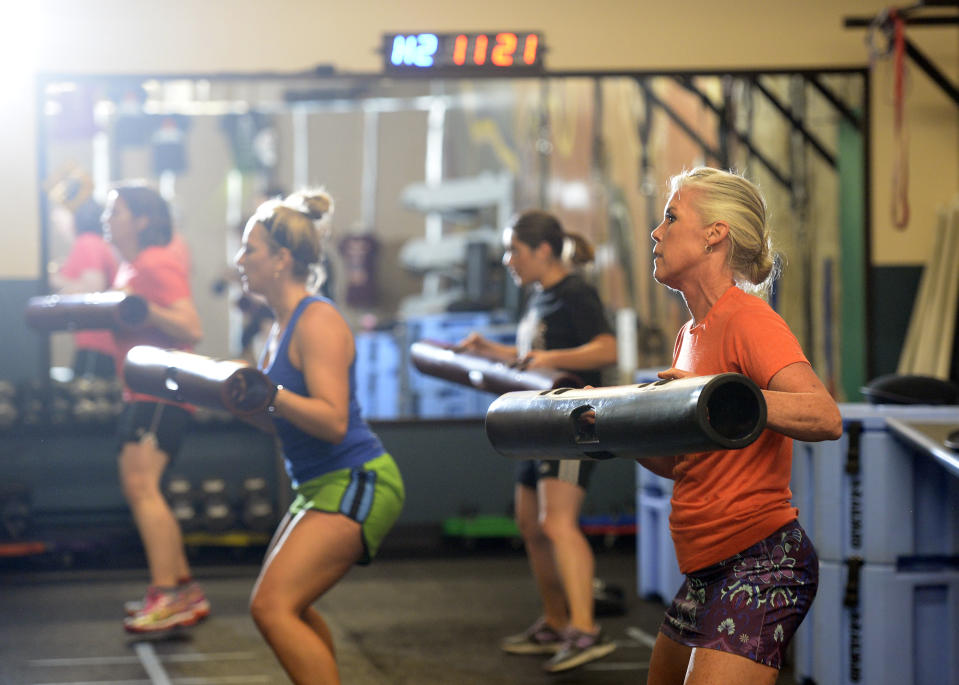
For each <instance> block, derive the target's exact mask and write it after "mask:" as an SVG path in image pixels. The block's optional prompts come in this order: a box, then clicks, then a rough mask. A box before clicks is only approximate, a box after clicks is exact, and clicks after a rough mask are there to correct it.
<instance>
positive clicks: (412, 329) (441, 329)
mask: <svg viewBox="0 0 959 685" xmlns="http://www.w3.org/2000/svg"><path fill="white" fill-rule="evenodd" d="M405 326H406V333H405V339H406V343H405V344H406V345H407V347H408V346H409V345H411V344H413V343H414V342H416V341H417V340H435V341H438V342H445V343H456V342H459V341H460V340H462V339H463V338H465V337H466V336H468V335H469V334H470V333H472V332H474V331H475V332H477V333H479V334H481V335H483V336H485V337H486V338H489V339H490V340H493V341H494V342H498V343H503V344H507V345H511V344H513V342H514V341H515V340H516V326H515V324H512V323H510V322H509V320H508V317H507V315H506V314H505V313H503V312H447V313H444V314H431V315H428V316H418V317H412V318H410V319H407V320H406V322H405ZM406 373H407V378H408V386H407V387H408V389H409V392H410V396H411V400H412V407H413V413H414V415H415V416H418V417H421V418H433V419H435V418H477V417H483V416H485V415H486V410H487V409H488V408H489V405H490V403H491V402H492V401H493V400H494V399H496V395H494V394H491V393H487V392H483V391H480V390H474V389H472V388H468V387H466V386H463V385H457V384H455V383H451V382H450V381H446V380H443V379H440V378H434V377H432V376H428V375H426V374H423V373H420V372H419V371H418V370H417V369H416V368H415V367H414V366H413V365H412V364H408V365H407V367H406Z"/></svg>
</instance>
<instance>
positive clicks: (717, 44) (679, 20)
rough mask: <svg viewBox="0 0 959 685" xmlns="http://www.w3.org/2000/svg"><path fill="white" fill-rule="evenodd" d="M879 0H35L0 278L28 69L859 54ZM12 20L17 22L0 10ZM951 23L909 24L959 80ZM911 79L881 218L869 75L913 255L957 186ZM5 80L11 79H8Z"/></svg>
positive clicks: (750, 59) (828, 58) (33, 257)
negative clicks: (542, 47) (455, 35)
mask: <svg viewBox="0 0 959 685" xmlns="http://www.w3.org/2000/svg"><path fill="white" fill-rule="evenodd" d="M886 4H887V3H886V2H885V1H884V0H807V1H806V2H790V1H788V0H739V1H734V2H725V3H720V2H715V0H686V1H685V2H681V3H663V2H659V1H657V2H652V1H651V0H593V1H592V2H582V1H581V0H521V1H519V2H517V1H516V0H484V2H482V3H474V4H472V5H468V4H466V3H454V2H448V0H415V2H414V1H413V0H410V1H409V2H401V3H398V2H387V1H386V0H383V1H378V0H352V1H351V2H335V3H334V2H328V1H327V2H323V1H321V0H270V1H269V2H267V1H265V0H135V1H134V2H131V1H130V0H40V1H39V2H37V1H34V2H33V3H24V5H23V7H24V8H25V9H18V11H17V14H18V15H20V14H21V13H22V12H27V16H25V17H24V18H22V19H21V20H20V21H19V22H9V23H7V26H8V27H10V28H12V30H13V32H14V34H15V35H16V36H17V37H21V38H23V39H24V45H22V46H18V45H17V44H16V43H15V42H10V43H9V44H8V45H6V46H5V47H0V64H2V65H3V67H0V69H2V70H3V71H4V72H5V73H4V91H5V92H4V94H3V95H0V150H3V158H4V161H3V164H2V165H0V206H2V207H4V208H6V213H7V215H6V217H4V224H3V229H0V230H2V235H3V240H2V248H3V249H0V278H33V277H35V276H36V274H37V271H38V262H39V260H38V258H37V255H38V251H39V244H38V238H37V232H38V230H37V226H38V217H37V205H38V202H37V187H36V181H35V176H36V161H35V147H36V141H35V133H34V129H35V125H34V119H35V116H36V112H35V111H34V106H33V103H34V94H33V86H32V74H33V73H34V72H35V71H36V70H38V69H39V70H44V71H53V72H66V73H135V72H155V73H174V72H183V73H204V72H213V71H265V70H277V71H289V70H299V69H305V68H309V67H311V66H313V65H317V64H332V65H335V66H336V67H337V68H338V69H339V70H342V71H362V72H375V71H378V70H379V65H380V61H379V60H380V58H379V56H378V55H377V53H376V49H377V47H378V46H379V42H380V36H381V34H382V33H384V32H388V31H406V30H436V31H444V30H448V31H453V30H470V29H473V30H490V29H502V28H515V29H519V30H527V29H533V30H539V31H542V32H543V34H544V35H545V38H546V43H547V45H548V47H549V53H548V54H547V58H546V61H547V66H548V68H550V69H554V70H555V69H644V70H646V69H650V70H655V69H677V68H683V69H686V68H710V69H713V68H770V67H805V66H829V65H843V66H850V65H861V64H864V63H865V62H866V50H865V47H864V43H863V38H864V31H863V30H850V29H844V28H843V26H842V20H843V18H844V17H846V16H862V15H870V14H873V13H875V12H877V11H879V10H880V9H882V8H883V7H884V6H885V5H886ZM6 18H7V19H12V17H11V15H9V14H8V16H7V17H6ZM957 32H959V29H957V28H955V27H952V28H948V29H919V28H917V29H914V30H911V31H910V36H911V37H912V39H913V40H914V41H915V42H916V43H917V44H919V45H920V46H922V49H923V50H924V51H926V52H927V54H928V55H929V56H930V57H931V58H932V59H933V60H934V61H935V62H936V64H937V65H938V66H939V67H940V68H941V69H943V70H944V71H945V72H946V73H947V75H948V76H949V78H951V79H952V81H953V83H957V84H959V39H957ZM911 74H912V76H911V79H910V87H909V92H908V110H907V116H908V122H909V134H910V145H911V147H910V179H911V186H910V202H911V205H912V216H913V219H912V223H911V225H910V227H909V228H908V229H907V230H906V231H904V232H899V231H895V230H894V229H893V228H892V226H891V221H890V218H889V209H888V207H889V202H888V189H889V182H890V181H889V178H890V174H891V159H892V152H891V144H892V127H891V123H890V122H891V116H892V114H891V106H890V99H891V95H890V93H891V83H892V80H891V72H890V71H889V67H888V64H886V63H882V64H880V66H879V68H878V69H877V71H876V78H875V79H874V98H873V104H874V122H873V138H872V141H873V147H874V150H873V154H874V167H873V188H872V189H871V192H870V199H871V202H872V208H873V222H874V223H873V258H874V260H875V261H876V262H877V263H896V264H908V263H918V262H920V261H921V260H922V259H924V258H925V256H926V254H927V253H928V251H929V250H930V247H931V246H930V245H929V235H930V233H931V226H932V223H933V217H934V214H935V211H936V209H937V207H939V206H942V205H943V204H945V203H946V202H948V201H951V200H953V199H954V198H955V197H956V195H957V191H959V108H957V107H956V106H955V105H954V104H953V103H952V102H951V101H950V100H948V98H946V96H945V95H944V94H942V93H941V92H939V91H937V90H936V89H935V87H934V86H932V85H931V84H930V82H929V80H928V79H927V78H926V77H925V76H924V75H923V74H921V73H920V72H919V71H918V69H916V68H914V67H913V68H912V70H911ZM8 84H9V85H8Z"/></svg>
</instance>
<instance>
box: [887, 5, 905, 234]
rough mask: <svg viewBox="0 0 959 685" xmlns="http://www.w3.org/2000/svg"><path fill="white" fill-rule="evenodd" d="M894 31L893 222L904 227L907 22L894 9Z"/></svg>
mask: <svg viewBox="0 0 959 685" xmlns="http://www.w3.org/2000/svg"><path fill="white" fill-rule="evenodd" d="M889 21H890V23H891V25H892V33H893V165H892V222H893V225H894V226H895V227H896V228H897V229H899V230H900V231H901V230H904V229H905V228H906V226H907V225H908V224H909V139H908V136H907V134H906V130H905V110H904V106H903V105H904V100H905V76H906V37H905V25H906V22H905V21H904V20H903V18H902V17H901V16H899V13H898V12H897V11H896V10H895V9H890V10H889Z"/></svg>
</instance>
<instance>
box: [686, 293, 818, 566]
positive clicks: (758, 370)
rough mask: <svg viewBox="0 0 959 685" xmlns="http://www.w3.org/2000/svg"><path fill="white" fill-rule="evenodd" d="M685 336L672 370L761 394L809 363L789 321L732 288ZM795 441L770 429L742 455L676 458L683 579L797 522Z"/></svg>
mask: <svg viewBox="0 0 959 685" xmlns="http://www.w3.org/2000/svg"><path fill="white" fill-rule="evenodd" d="M691 324H692V322H691V321H689V322H687V323H686V325H684V326H683V328H682V329H681V330H680V332H679V336H678V337H677V339H676V347H675V349H674V351H673V366H674V367H676V368H678V369H682V370H684V371H691V372H692V373H693V374H695V375H697V376H709V375H713V374H717V373H725V372H736V373H741V374H743V375H745V376H747V377H749V378H750V379H752V380H753V381H754V382H755V383H756V385H758V386H759V387H760V388H761V389H766V388H768V387H769V381H770V380H771V379H772V377H773V376H775V375H776V373H778V372H779V371H780V370H782V369H783V368H785V367H786V366H788V365H790V364H793V363H795V362H806V363H808V362H807V360H806V357H805V355H804V354H803V351H802V348H801V347H800V345H799V341H798V340H796V336H794V335H793V334H792V331H790V330H789V327H788V326H787V325H786V322H785V321H783V319H782V317H780V316H779V315H778V314H777V313H776V312H774V311H773V310H772V308H771V307H770V306H769V305H768V304H766V303H765V302H764V301H763V300H762V299H760V298H758V297H756V296H754V295H749V294H747V293H745V292H743V291H742V290H740V289H739V288H737V287H735V286H733V287H730V288H729V289H728V290H727V291H726V292H725V293H723V295H722V297H720V298H719V300H718V301H717V302H716V304H714V305H713V307H712V309H710V310H709V313H708V314H707V315H706V317H705V318H704V319H703V320H702V321H701V322H699V323H698V324H697V325H695V326H692V325H691ZM791 470H792V440H791V439H790V438H787V437H786V436H784V435H782V434H781V433H776V432H774V431H772V430H768V429H767V430H764V431H763V432H762V433H761V434H760V436H759V438H758V439H757V440H756V441H755V442H754V443H752V444H751V445H749V446H748V447H745V448H743V449H739V450H717V451H715V452H701V453H698V454H689V455H685V456H679V457H677V458H676V463H675V466H674V468H673V475H674V478H675V485H674V486H673V496H672V500H671V504H672V513H671V514H670V516H669V528H670V530H671V532H672V537H673V543H674V544H675V546H676V557H677V559H678V560H679V568H680V570H681V571H682V572H683V573H689V572H691V571H696V570H699V569H702V568H705V567H707V566H711V565H713V564H715V563H717V562H720V561H722V560H723V559H727V558H729V557H731V556H733V555H734V554H736V553H738V552H741V551H743V550H744V549H746V548H748V547H750V546H752V545H754V544H755V543H757V542H759V541H760V540H762V539H763V538H766V537H768V536H769V535H771V534H772V533H774V532H775V531H776V530H777V529H779V528H781V527H782V526H784V525H786V524H787V523H789V522H790V521H792V520H794V519H795V518H796V516H797V515H798V510H797V509H796V508H795V507H793V506H792V504H791V503H790V499H791V498H792V493H791V492H790V490H789V477H790V473H791Z"/></svg>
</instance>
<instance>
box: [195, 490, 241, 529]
mask: <svg viewBox="0 0 959 685" xmlns="http://www.w3.org/2000/svg"><path fill="white" fill-rule="evenodd" d="M200 490H201V495H200V521H201V523H202V524H203V528H204V530H207V531H209V532H211V533H223V532H225V531H227V530H230V528H232V527H233V524H234V522H235V521H236V514H234V512H233V505H232V504H231V503H230V499H229V497H228V493H227V488H226V481H224V480H223V479H222V478H207V479H206V480H204V481H203V483H201V485H200Z"/></svg>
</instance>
